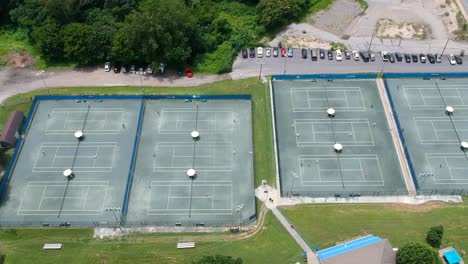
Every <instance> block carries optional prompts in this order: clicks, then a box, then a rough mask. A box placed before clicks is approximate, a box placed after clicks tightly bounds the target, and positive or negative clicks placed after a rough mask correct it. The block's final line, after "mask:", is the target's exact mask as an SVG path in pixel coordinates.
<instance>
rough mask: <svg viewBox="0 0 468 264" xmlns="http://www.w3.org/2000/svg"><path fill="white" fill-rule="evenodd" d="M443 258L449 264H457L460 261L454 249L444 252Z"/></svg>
mask: <svg viewBox="0 0 468 264" xmlns="http://www.w3.org/2000/svg"><path fill="white" fill-rule="evenodd" d="M444 257H445V259H446V260H447V262H448V263H449V264H458V263H460V262H461V261H462V259H461V257H460V255H458V252H457V251H456V250H455V249H452V250H450V251H447V252H445V253H444Z"/></svg>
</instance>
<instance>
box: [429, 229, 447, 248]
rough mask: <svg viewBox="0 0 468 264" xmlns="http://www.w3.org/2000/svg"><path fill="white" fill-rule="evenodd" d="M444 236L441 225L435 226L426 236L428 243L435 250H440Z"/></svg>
mask: <svg viewBox="0 0 468 264" xmlns="http://www.w3.org/2000/svg"><path fill="white" fill-rule="evenodd" d="M443 236H444V227H443V226H441V225H438V226H433V227H431V228H430V229H429V231H428V232H427V235H426V241H427V243H428V244H429V245H431V246H432V247H433V248H440V245H441V244H442V237H443Z"/></svg>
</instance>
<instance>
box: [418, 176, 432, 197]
mask: <svg viewBox="0 0 468 264" xmlns="http://www.w3.org/2000/svg"><path fill="white" fill-rule="evenodd" d="M433 176H434V174H432V173H430V172H421V173H419V174H418V178H419V179H421V178H422V182H421V185H420V186H419V190H418V194H420V193H421V189H422V187H423V185H424V183H425V182H426V179H427V178H429V177H433Z"/></svg>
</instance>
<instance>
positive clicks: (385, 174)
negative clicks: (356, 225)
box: [273, 79, 407, 196]
mask: <svg viewBox="0 0 468 264" xmlns="http://www.w3.org/2000/svg"><path fill="white" fill-rule="evenodd" d="M273 95H274V110H275V119H276V141H277V146H278V159H279V169H280V171H279V174H280V184H281V193H282V195H283V196H296V195H306V196H356V195H397V194H400V195H401V194H407V190H406V187H405V183H404V180H403V177H402V173H401V169H400V166H399V163H398V160H397V156H396V152H395V147H394V146H393V141H392V138H391V135H390V131H389V127H388V122H387V120H386V115H385V113H384V110H383V106H382V102H381V99H380V95H379V92H378V90H377V85H376V82H375V80H373V79H372V80H359V79H345V80H342V79H341V80H340V79H335V80H327V79H320V80H319V79H317V80H316V79H301V80H276V81H273ZM330 108H332V109H333V110H334V111H335V113H334V114H333V115H330V114H329V113H327V110H328V109H330ZM336 143H339V144H341V146H342V150H341V151H336V150H335V148H334V145H335V144H336Z"/></svg>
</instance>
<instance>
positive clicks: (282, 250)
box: [0, 212, 301, 264]
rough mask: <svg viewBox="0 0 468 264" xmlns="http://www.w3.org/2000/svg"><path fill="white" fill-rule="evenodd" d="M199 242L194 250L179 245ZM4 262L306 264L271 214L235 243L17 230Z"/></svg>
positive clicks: (200, 237) (4, 235)
mask: <svg viewBox="0 0 468 264" xmlns="http://www.w3.org/2000/svg"><path fill="white" fill-rule="evenodd" d="M181 241H195V242H196V248H195V249H187V250H177V249H176V243H177V242H181ZM45 242H49V243H54V242H55V243H57V242H59V243H63V245H64V247H63V249H62V250H61V251H44V250H42V246H43V243H45ZM0 254H4V255H6V262H5V263H15V264H16V263H28V264H29V263H35V264H41V263H68V264H72V263H80V264H81V263H158V264H166V263H167V264H169V263H171V264H176V263H177V264H179V263H191V261H192V260H195V259H198V258H200V257H201V256H203V255H214V254H221V255H231V256H237V257H241V258H242V259H243V260H244V263H247V264H248V263H270V264H275V263H278V264H287V263H295V262H296V261H300V260H301V249H300V248H299V246H297V244H296V243H295V242H294V241H293V239H292V238H291V237H290V236H289V235H288V233H287V232H286V230H285V229H284V228H283V227H282V226H281V224H280V223H279V222H278V220H276V218H275V217H274V216H273V214H272V213H271V212H269V213H268V214H267V216H266V219H265V226H264V228H263V229H262V230H261V231H259V233H257V234H256V235H255V236H253V237H250V238H247V239H242V240H235V239H232V237H231V236H230V235H229V234H225V233H223V234H219V233H218V234H144V235H131V236H128V237H124V238H121V239H116V240H98V239H93V238H92V230H89V229H63V230H62V229H17V230H10V229H8V230H1V231H0Z"/></svg>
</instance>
